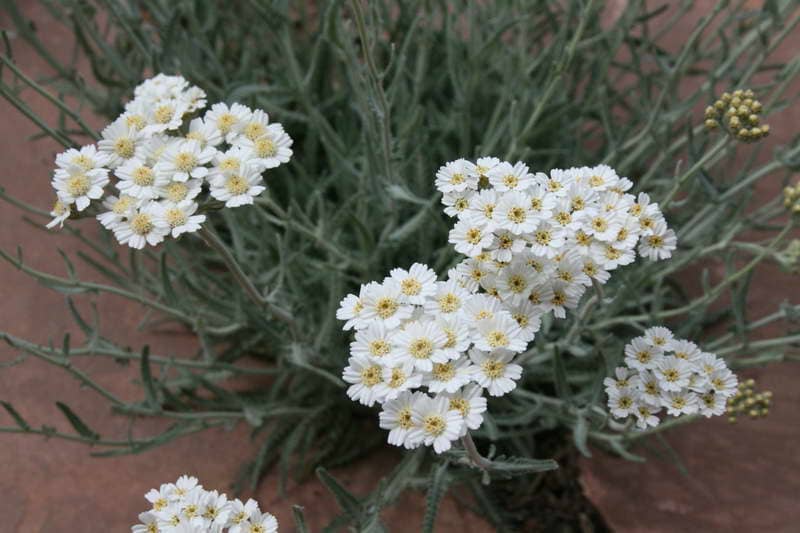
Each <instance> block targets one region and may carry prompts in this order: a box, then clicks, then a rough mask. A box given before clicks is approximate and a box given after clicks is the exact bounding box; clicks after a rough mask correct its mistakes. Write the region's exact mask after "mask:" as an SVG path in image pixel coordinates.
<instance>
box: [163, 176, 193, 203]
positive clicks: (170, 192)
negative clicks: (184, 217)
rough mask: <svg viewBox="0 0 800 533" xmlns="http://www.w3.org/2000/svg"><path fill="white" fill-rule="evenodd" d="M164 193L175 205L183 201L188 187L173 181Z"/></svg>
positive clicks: (187, 192)
mask: <svg viewBox="0 0 800 533" xmlns="http://www.w3.org/2000/svg"><path fill="white" fill-rule="evenodd" d="M165 192H166V197H167V198H168V199H169V200H171V201H173V202H176V203H177V202H180V201H181V200H183V199H185V198H186V196H187V195H188V194H189V186H188V185H186V184H185V183H181V182H179V181H175V182H173V183H170V184H169V185H167V187H166V189H165Z"/></svg>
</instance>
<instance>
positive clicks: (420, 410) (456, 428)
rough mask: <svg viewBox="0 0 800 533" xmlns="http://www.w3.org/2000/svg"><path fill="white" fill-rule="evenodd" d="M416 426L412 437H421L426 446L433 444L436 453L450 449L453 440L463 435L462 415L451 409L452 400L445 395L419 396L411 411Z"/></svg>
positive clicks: (412, 430) (412, 431)
mask: <svg viewBox="0 0 800 533" xmlns="http://www.w3.org/2000/svg"><path fill="white" fill-rule="evenodd" d="M411 419H412V422H413V424H414V427H413V428H412V429H411V431H410V433H411V438H412V439H420V440H422V442H423V443H424V444H425V445H426V446H431V445H432V446H433V450H434V451H435V452H436V453H442V452H445V451H447V450H449V449H450V447H451V443H452V441H454V440H456V439H458V437H459V436H460V435H461V426H462V424H463V421H462V418H461V415H460V414H459V413H458V412H456V411H451V410H450V402H449V400H448V399H447V398H446V397H444V396H437V397H435V398H430V397H428V396H420V397H417V398H416V399H415V401H414V404H413V406H412V411H411Z"/></svg>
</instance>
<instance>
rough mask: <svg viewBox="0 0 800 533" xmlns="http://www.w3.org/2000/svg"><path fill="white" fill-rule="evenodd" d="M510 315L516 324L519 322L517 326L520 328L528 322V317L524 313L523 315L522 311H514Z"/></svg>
mask: <svg viewBox="0 0 800 533" xmlns="http://www.w3.org/2000/svg"><path fill="white" fill-rule="evenodd" d="M512 316H513V317H514V320H516V321H517V324H519V327H521V328H524V327H526V326H527V325H528V324H529V323H530V319H529V318H528V317H527V316H526V315H523V314H522V313H515V314H513V315H512Z"/></svg>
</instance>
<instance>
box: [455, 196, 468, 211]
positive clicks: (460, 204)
mask: <svg viewBox="0 0 800 533" xmlns="http://www.w3.org/2000/svg"><path fill="white" fill-rule="evenodd" d="M453 207H455V209H456V211H463V210H464V209H466V208H467V207H469V202H468V201H467V199H466V198H459V199H458V200H456V201H455V203H453Z"/></svg>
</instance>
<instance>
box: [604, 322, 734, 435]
mask: <svg viewBox="0 0 800 533" xmlns="http://www.w3.org/2000/svg"><path fill="white" fill-rule="evenodd" d="M603 384H604V385H605V389H606V394H607V395H608V408H609V411H610V413H611V414H612V415H613V416H614V417H616V418H622V419H628V418H629V417H630V416H631V415H633V417H634V418H635V419H636V426H637V427H638V428H641V429H646V428H648V427H655V426H657V425H658V424H659V423H660V422H661V419H659V417H658V416H657V415H658V414H659V413H660V412H661V411H662V410H665V411H666V413H667V415H670V416H673V417H680V416H684V415H695V414H699V415H703V416H705V417H711V416H715V415H721V414H723V413H725V410H726V407H727V403H728V400H729V399H730V398H731V397H732V396H733V395H734V394H736V392H737V385H738V380H737V378H736V375H735V374H734V373H733V372H731V370H730V369H729V368H728V366H727V365H726V364H725V361H724V360H722V359H720V358H719V357H717V356H716V355H714V354H712V353H708V352H704V351H702V350H701V349H700V348H699V347H698V346H697V345H696V344H695V343H693V342H691V341H688V340H683V339H676V338H675V337H674V335H673V334H672V331H670V330H669V329H667V328H665V327H653V328H650V329H648V330H646V331H645V332H644V335H642V336H640V337H636V338H635V339H633V340H631V342H630V343H628V344H627V345H626V346H625V366H620V367H618V368H617V369H616V371H615V377H614V378H611V377H609V378H606V379H605V380H604V382H603Z"/></svg>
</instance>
